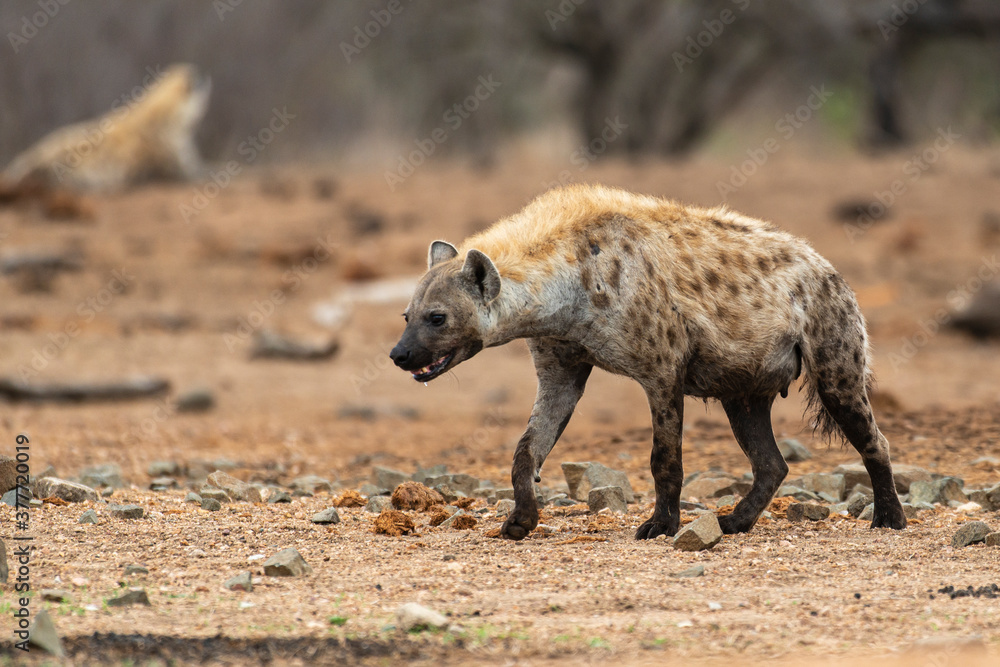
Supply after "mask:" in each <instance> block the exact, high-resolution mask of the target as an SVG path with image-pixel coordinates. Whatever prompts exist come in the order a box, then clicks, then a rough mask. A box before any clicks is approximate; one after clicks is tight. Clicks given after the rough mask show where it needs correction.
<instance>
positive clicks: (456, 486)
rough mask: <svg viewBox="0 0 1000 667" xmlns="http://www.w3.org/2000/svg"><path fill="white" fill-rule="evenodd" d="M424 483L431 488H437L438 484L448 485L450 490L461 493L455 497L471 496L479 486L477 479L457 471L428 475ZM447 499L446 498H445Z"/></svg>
mask: <svg viewBox="0 0 1000 667" xmlns="http://www.w3.org/2000/svg"><path fill="white" fill-rule="evenodd" d="M424 484H425V485H427V486H429V487H430V488H432V489H435V488H437V487H438V486H439V485H443V486H446V487H448V488H449V489H450V490H451V491H453V492H454V491H457V492H458V493H460V494H462V495H461V496H457V497H460V498H461V497H465V496H471V495H472V494H473V493H475V491H476V489H478V488H479V480H478V479H476V478H475V477H473V476H472V475H466V474H465V473H458V474H454V475H436V476H433V477H432V476H428V477H427V478H426V480H425V481H424ZM445 499H446V500H447V498H445Z"/></svg>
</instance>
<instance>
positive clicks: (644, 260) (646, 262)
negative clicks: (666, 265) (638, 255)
mask: <svg viewBox="0 0 1000 667" xmlns="http://www.w3.org/2000/svg"><path fill="white" fill-rule="evenodd" d="M642 263H643V265H644V266H645V267H646V273H648V274H649V275H653V263H652V262H650V261H649V259H647V258H646V257H643V258H642Z"/></svg>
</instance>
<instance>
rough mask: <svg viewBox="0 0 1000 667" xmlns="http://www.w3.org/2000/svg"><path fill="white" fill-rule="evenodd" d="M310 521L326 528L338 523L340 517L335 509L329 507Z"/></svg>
mask: <svg viewBox="0 0 1000 667" xmlns="http://www.w3.org/2000/svg"><path fill="white" fill-rule="evenodd" d="M311 520H312V522H313V523H318V524H320V525H321V526H326V525H329V524H332V523H340V515H339V514H338V513H337V508H336V507H330V508H329V509H325V510H323V511H322V512H318V513H316V514H314V515H313V518H312V519H311Z"/></svg>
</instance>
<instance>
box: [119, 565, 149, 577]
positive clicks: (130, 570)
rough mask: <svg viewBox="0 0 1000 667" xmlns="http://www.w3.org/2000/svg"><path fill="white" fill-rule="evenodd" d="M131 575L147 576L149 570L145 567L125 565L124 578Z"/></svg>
mask: <svg viewBox="0 0 1000 667" xmlns="http://www.w3.org/2000/svg"><path fill="white" fill-rule="evenodd" d="M133 574H149V568H148V567H146V566H145V565H126V566H125V576H126V577H128V576H131V575H133Z"/></svg>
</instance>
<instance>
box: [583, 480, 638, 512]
mask: <svg viewBox="0 0 1000 667" xmlns="http://www.w3.org/2000/svg"><path fill="white" fill-rule="evenodd" d="M587 505H588V506H589V507H590V512H591V514H597V513H598V512H599V511H601V510H602V509H604V508H605V507H606V508H608V509H609V510H611V511H612V512H617V513H619V514H625V513H627V512H628V505H627V504H626V502H625V492H624V491H622V488H621V487H620V486H599V487H597V488H596V489H591V490H590V493H588V494H587Z"/></svg>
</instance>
